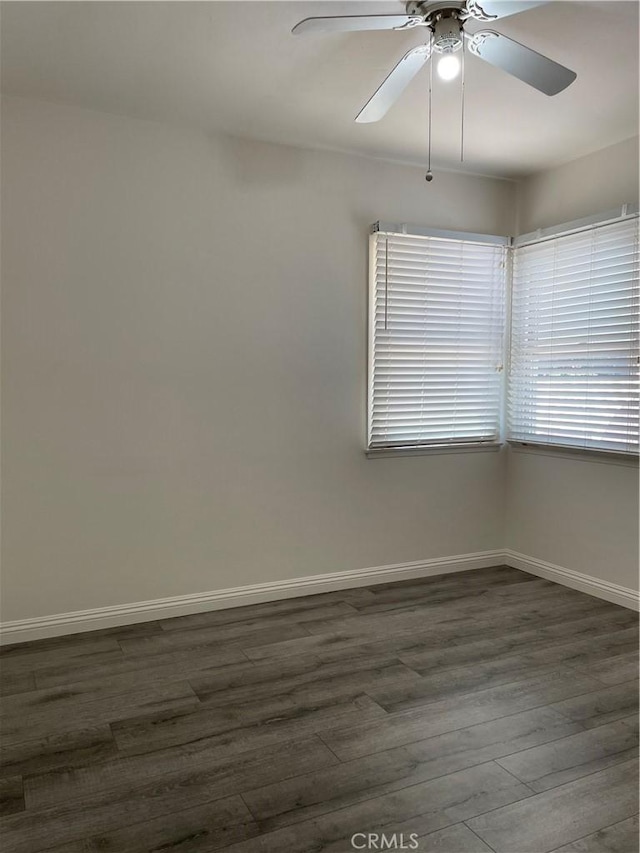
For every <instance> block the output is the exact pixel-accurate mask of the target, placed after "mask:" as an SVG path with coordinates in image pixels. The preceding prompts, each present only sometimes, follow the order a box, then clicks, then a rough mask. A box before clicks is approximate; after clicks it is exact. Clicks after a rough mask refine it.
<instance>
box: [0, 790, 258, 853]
mask: <svg viewBox="0 0 640 853" xmlns="http://www.w3.org/2000/svg"><path fill="white" fill-rule="evenodd" d="M198 795H199V796H201V797H202V795H203V792H202V791H201V790H200V789H198V788H197V787H196V788H195V793H194V799H196V800H197V799H198ZM182 799H183V800H184V799H185V798H184V797H182ZM176 802H177V800H176ZM172 805H173V802H172V799H171V797H170V796H165V797H163V796H162V794H161V792H158V794H157V796H156V797H152V798H150V799H149V800H145V799H142V798H141V799H131V800H126V799H123V800H114V801H113V802H109V803H101V804H97V805H95V806H94V807H91V808H78V806H77V804H75V803H70V804H68V805H62V806H59V807H57V808H52V809H46V810H41V811H32V812H28V811H27V812H22V813H21V814H16V815H11V816H9V817H5V818H0V838H3V839H7V843H9V844H10V847H9V849H10V851H11V853H43V851H45V850H46V851H47V853H68V851H74V853H80V851H81V853H88V852H89V851H91V849H92V847H93V848H94V849H95V847H96V844H97V843H98V842H99V839H100V838H101V837H104V839H105V842H106V843H109V837H110V833H117V831H118V830H120V829H122V828H123V827H127V828H128V827H139V826H140V824H143V825H144V823H145V822H148V821H155V820H157V819H159V818H162V817H166V816H169V820H168V822H169V823H171V821H172V820H173V816H174V815H175V814H176V813H179V812H180V811H181V809H180V808H176V810H175V811H172V809H171V807H172ZM201 805H203V806H206V805H208V804H207V801H206V800H204V801H203V802H202V803H201ZM190 807H193V808H195V807H196V806H191V805H190V804H188V803H187V804H185V805H184V808H190ZM209 808H210V809H211V812H210V814H211V815H212V817H211V820H212V821H213V820H215V821H216V822H219V823H220V824H221V825H223V824H225V823H228V824H229V826H231V827H233V826H236V825H238V823H239V822H240V826H241V827H242V826H243V824H242V820H245V819H246V818H245V815H246V808H245V806H244V803H243V802H242V800H241V798H240V797H238V796H232V797H225V798H220V799H218V800H216V801H215V802H213V803H211V804H209ZM213 815H217V816H219V817H216V818H214V817H213ZM177 820H178V818H176V821H177ZM153 829H155V828H153V827H152V831H153ZM135 831H136V830H133V828H132V830H131V832H132V833H133V832H135ZM240 831H241V832H242V829H240ZM124 837H125V839H126V838H127V835H126V833H125V835H124ZM133 837H134V838H135V835H134V836H133ZM84 839H90V840H89V841H88V842H86V841H85V840H84ZM117 840H118V837H117V835H116V842H117ZM110 849H111V850H113V851H114V853H115V851H117V850H118V847H117V846H116V847H115V848H113V847H112V848H109V847H106V846H105V847H103V848H102V850H103V851H105V850H110ZM141 849H142V850H145V851H146V850H147V848H145V847H142V848H141ZM178 849H179V848H178ZM138 850H140V848H138Z"/></svg>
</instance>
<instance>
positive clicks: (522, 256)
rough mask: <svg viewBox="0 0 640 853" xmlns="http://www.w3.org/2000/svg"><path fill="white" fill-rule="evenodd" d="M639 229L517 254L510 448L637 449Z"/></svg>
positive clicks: (598, 230) (570, 238)
mask: <svg viewBox="0 0 640 853" xmlns="http://www.w3.org/2000/svg"><path fill="white" fill-rule="evenodd" d="M639 296H640V291H639V287H638V221H637V219H635V218H634V219H628V220H624V221H620V222H616V223H612V224H608V225H602V226H600V227H595V228H592V229H590V230H586V231H582V232H579V233H575V234H568V235H565V236H560V237H555V238H552V239H547V240H544V241H541V242H538V243H534V244H532V245H527V246H522V247H520V248H517V249H516V250H515V252H514V265H513V296H512V327H511V366H510V376H509V392H508V401H509V402H508V408H509V432H508V436H509V438H510V439H511V440H515V441H523V442H531V443H540V444H552V445H562V446H567V447H580V448H591V449H599V450H608V451H618V452H623V453H630V452H637V450H638V354H639V351H638V341H639V323H638V310H639Z"/></svg>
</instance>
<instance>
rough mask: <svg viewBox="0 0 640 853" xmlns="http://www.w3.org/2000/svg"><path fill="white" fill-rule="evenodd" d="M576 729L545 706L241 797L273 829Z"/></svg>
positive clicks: (374, 755) (401, 747) (378, 754)
mask: <svg viewBox="0 0 640 853" xmlns="http://www.w3.org/2000/svg"><path fill="white" fill-rule="evenodd" d="M578 730H579V727H578V725H577V724H575V723H570V722H569V721H568V720H566V719H565V718H564V717H562V715H560V714H558V713H554V712H552V711H550V710H549V709H547V708H541V709H537V710H534V711H525V712H524V713H522V714H514V715H513V716H510V717H504V718H502V719H500V720H497V721H493V722H490V723H481V724H479V725H476V726H472V727H470V728H468V729H460V730H458V731H455V732H451V733H448V734H443V735H438V736H436V737H433V738H429V739H428V740H423V741H418V742H417V743H414V744H409V745H407V746H400V747H396V748H395V749H388V750H385V751H384V752H378V753H375V754H373V755H370V756H366V757H364V758H359V759H355V760H353V761H349V762H346V763H343V764H339V765H336V766H333V767H327V768H325V769H322V770H317V771H312V772H311V773H308V774H307V775H306V776H297V777H296V778H294V779H287V780H285V781H282V782H277V783H275V784H272V785H268V786H265V787H262V788H257V789H254V790H251V791H245V792H244V794H243V797H244V800H245V802H246V803H247V805H248V806H249V808H250V809H251V813H252V814H253V815H254V817H255V818H256V820H257V821H258V822H259V823H260V826H261V828H262V829H265V830H272V829H275V828H278V827H281V826H287V825H289V824H292V823H298V822H300V821H303V820H307V819H309V818H311V817H317V816H318V815H321V814H325V813H327V812H329V811H335V810H336V809H341V808H344V807H345V806H347V805H353V804H354V803H357V802H360V801H362V800H366V799H371V798H372V797H377V796H381V795H382V794H386V793H389V792H391V791H395V790H398V789H400V788H405V787H409V786H411V785H415V784H416V783H418V782H424V781H427V780H429V779H435V778H437V777H439V776H446V775H448V774H450V773H454V772H456V771H459V770H463V769H465V768H467V767H472V766H474V765H476V764H485V763H486V762H488V761H490V760H491V759H495V758H497V757H499V756H502V755H508V754H510V753H512V752H516V751H517V750H523V749H527V747H530V746H534V745H535V744H540V743H545V742H548V741H555V740H557V739H559V738H562V737H564V736H566V735H569V734H572V733H574V732H576V731H578ZM628 735H629V737H632V734H631V733H630V732H628Z"/></svg>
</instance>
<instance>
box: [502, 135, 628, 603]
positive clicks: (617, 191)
mask: <svg viewBox="0 0 640 853" xmlns="http://www.w3.org/2000/svg"><path fill="white" fill-rule="evenodd" d="M637 201H638V139H637V138H636V139H632V140H628V141H627V142H623V143H620V144H619V145H614V146H612V147H611V148H607V149H605V150H604V151H598V152H597V153H595V154H592V155H590V156H589V157H583V158H581V159H580V160H576V161H574V162H572V163H568V164H567V165H566V166H561V167H560V168H557V169H552V170H550V171H548V172H543V173H541V174H539V175H535V176H533V177H532V178H529V179H528V180H527V181H525V182H523V183H522V185H521V187H520V191H519V199H518V219H519V222H520V233H526V232H528V231H532V230H534V229H536V228H544V227H547V226H551V225H555V224H559V223H561V222H566V221H570V220H573V219H578V218H581V217H583V216H588V215H590V214H593V213H598V212H600V211H606V210H608V209H612V208H614V207H616V206H617V205H622V204H624V203H626V202H630V203H633V202H637ZM507 495H508V500H507V508H508V511H507V523H506V531H507V543H506V544H507V546H508V547H510V548H512V549H513V550H515V551H519V552H520V553H523V554H526V555H527V556H531V557H536V558H538V559H540V560H545V561H547V562H550V563H555V564H556V565H559V566H562V567H563V568H567V569H573V570H574V571H578V572H584V573H585V574H588V575H591V576H593V577H596V578H601V579H603V580H606V581H609V582H611V583H617V584H621V585H622V586H626V587H630V588H632V589H638V469H637V467H631V466H629V465H624V464H622V465H621V464H618V463H607V462H605V461H603V460H602V459H600V460H599V461H593V460H590V459H589V457H586V456H582V457H580V458H566V457H559V456H558V455H550V454H547V453H533V454H532V453H530V452H518V451H514V450H512V451H511V452H510V453H509V457H508V479H507Z"/></svg>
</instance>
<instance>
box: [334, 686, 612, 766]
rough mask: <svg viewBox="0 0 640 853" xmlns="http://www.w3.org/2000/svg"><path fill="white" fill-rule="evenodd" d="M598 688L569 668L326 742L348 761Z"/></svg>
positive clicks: (349, 730) (345, 731) (338, 733)
mask: <svg viewBox="0 0 640 853" xmlns="http://www.w3.org/2000/svg"><path fill="white" fill-rule="evenodd" d="M596 686H597V683H596V682H595V681H594V679H591V678H589V677H588V676H583V675H580V674H578V673H574V672H572V671H570V670H562V669H561V670H556V671H554V672H553V673H551V674H549V675H545V676H544V677H542V678H538V679H532V680H530V681H521V682H517V683H515V684H507V685H503V686H500V687H491V688H489V689H488V690H478V691H475V692H474V693H470V694H466V695H465V696H461V697H459V696H456V697H453V698H450V699H442V700H439V701H437V702H433V703H425V704H424V705H423V706H421V707H420V708H417V709H416V710H412V711H402V712H398V713H394V714H390V715H389V716H387V717H384V718H381V719H380V720H374V721H372V722H366V723H361V724H359V725H356V726H350V727H346V728H339V729H332V730H329V731H326V732H323V733H322V738H323V740H324V741H325V742H326V743H327V744H328V745H329V746H330V747H331V749H332V750H333V751H334V752H335V753H336V755H337V756H338V757H339V758H340V759H341V760H343V761H349V760H350V759H352V758H358V757H360V756H362V755H369V754H371V753H373V752H380V751H381V750H383V749H390V748H392V747H394V746H402V745H403V744H406V743H412V742H414V741H417V740H424V739H425V738H427V737H433V736H434V735H437V734H444V733H446V732H451V731H455V730H456V729H462V728H467V727H469V726H472V725H475V724H476V723H483V722H488V721H490V720H495V719H499V718H500V717H506V716H508V715H510V714H516V713H518V712H520V711H527V710H530V709H532V708H539V707H541V706H543V705H548V704H549V703H551V702H554V701H555V700H556V699H558V698H560V697H561V696H578V695H581V694H584V693H587V691H589V690H593V689H594V687H596Z"/></svg>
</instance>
